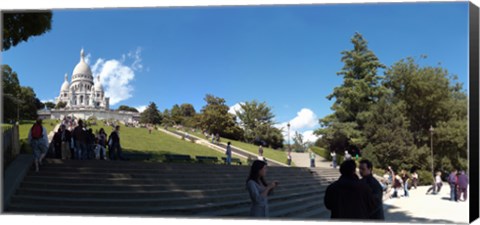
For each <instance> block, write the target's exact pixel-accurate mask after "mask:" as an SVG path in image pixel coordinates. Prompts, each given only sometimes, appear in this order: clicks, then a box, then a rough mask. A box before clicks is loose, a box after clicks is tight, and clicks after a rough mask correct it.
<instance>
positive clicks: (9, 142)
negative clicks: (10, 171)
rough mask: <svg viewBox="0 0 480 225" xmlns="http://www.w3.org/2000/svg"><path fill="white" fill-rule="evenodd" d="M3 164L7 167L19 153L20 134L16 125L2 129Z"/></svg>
mask: <svg viewBox="0 0 480 225" xmlns="http://www.w3.org/2000/svg"><path fill="white" fill-rule="evenodd" d="M2 135H3V143H2V147H3V148H2V149H3V166H4V168H6V167H7V165H8V164H10V162H12V161H13V160H14V159H15V158H16V157H17V155H18V154H19V153H20V136H19V129H18V125H14V126H12V127H9V128H4V129H2Z"/></svg>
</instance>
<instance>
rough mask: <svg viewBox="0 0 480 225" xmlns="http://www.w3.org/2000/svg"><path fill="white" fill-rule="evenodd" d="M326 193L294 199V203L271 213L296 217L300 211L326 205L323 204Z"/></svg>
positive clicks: (274, 215)
mask: <svg viewBox="0 0 480 225" xmlns="http://www.w3.org/2000/svg"><path fill="white" fill-rule="evenodd" d="M324 195H325V193H322V194H321V195H312V196H307V197H306V198H303V199H293V200H292V203H291V204H289V205H288V206H287V207H282V208H280V209H278V210H272V213H270V215H271V216H272V217H288V218H295V216H296V214H298V213H300V212H303V211H309V210H311V209H314V208H321V207H325V206H324V205H322V203H323V201H321V200H323V196H324Z"/></svg>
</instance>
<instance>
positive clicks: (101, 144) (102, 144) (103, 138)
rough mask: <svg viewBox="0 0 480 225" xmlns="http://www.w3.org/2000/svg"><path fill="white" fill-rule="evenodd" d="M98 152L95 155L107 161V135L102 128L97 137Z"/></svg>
mask: <svg viewBox="0 0 480 225" xmlns="http://www.w3.org/2000/svg"><path fill="white" fill-rule="evenodd" d="M97 141H98V144H97V148H96V149H97V150H98V151H96V152H95V153H96V154H95V155H96V157H97V158H100V159H103V160H107V154H106V149H107V133H105V130H104V129H103V128H100V131H99V132H98V135H97Z"/></svg>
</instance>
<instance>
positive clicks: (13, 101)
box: [2, 65, 21, 121]
mask: <svg viewBox="0 0 480 225" xmlns="http://www.w3.org/2000/svg"><path fill="white" fill-rule="evenodd" d="M2 88H3V120H4V121H7V120H14V119H16V118H17V106H18V105H20V102H19V101H20V99H19V96H20V90H21V88H20V82H19V80H18V75H17V73H16V72H14V71H13V70H12V68H11V67H10V66H8V65H2Z"/></svg>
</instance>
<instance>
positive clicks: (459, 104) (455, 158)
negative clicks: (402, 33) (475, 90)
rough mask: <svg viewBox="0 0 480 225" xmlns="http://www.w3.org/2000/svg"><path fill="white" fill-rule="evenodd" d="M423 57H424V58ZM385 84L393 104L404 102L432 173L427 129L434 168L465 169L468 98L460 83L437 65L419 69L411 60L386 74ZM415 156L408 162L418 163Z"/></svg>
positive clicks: (425, 166)
mask: <svg viewBox="0 0 480 225" xmlns="http://www.w3.org/2000/svg"><path fill="white" fill-rule="evenodd" d="M425 57H426V56H423V58H425ZM385 74H386V76H385V80H384V84H385V86H386V87H387V88H389V89H391V90H392V94H393V98H394V99H395V101H402V102H404V103H405V116H406V118H407V119H408V120H409V121H410V126H409V131H410V132H411V133H412V134H413V141H414V143H415V145H416V146H417V147H418V148H419V149H422V150H421V151H422V152H427V155H426V156H425V157H424V158H427V159H428V163H426V164H424V165H423V168H424V169H428V170H431V168H430V163H431V160H432V157H431V153H430V139H431V136H430V131H429V129H430V127H431V126H432V127H434V128H435V132H434V135H433V143H434V145H433V149H434V152H433V153H434V154H433V155H434V167H435V168H434V169H444V170H451V169H452V168H456V167H461V168H464V169H465V168H466V166H467V163H466V161H467V124H468V118H467V115H468V114H467V112H468V111H467V106H468V101H467V95H466V94H465V92H464V90H463V84H461V83H458V82H457V77H456V76H455V75H451V74H449V73H448V71H447V70H446V69H444V68H442V67H440V66H437V67H432V66H423V67H422V66H420V65H418V63H417V62H416V61H415V60H414V59H413V58H411V57H408V58H406V59H402V60H400V61H399V62H397V63H395V64H394V65H392V66H391V67H390V68H389V69H387V71H386V73H385ZM418 157H419V156H418V155H416V156H412V157H411V158H410V160H412V161H418Z"/></svg>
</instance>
